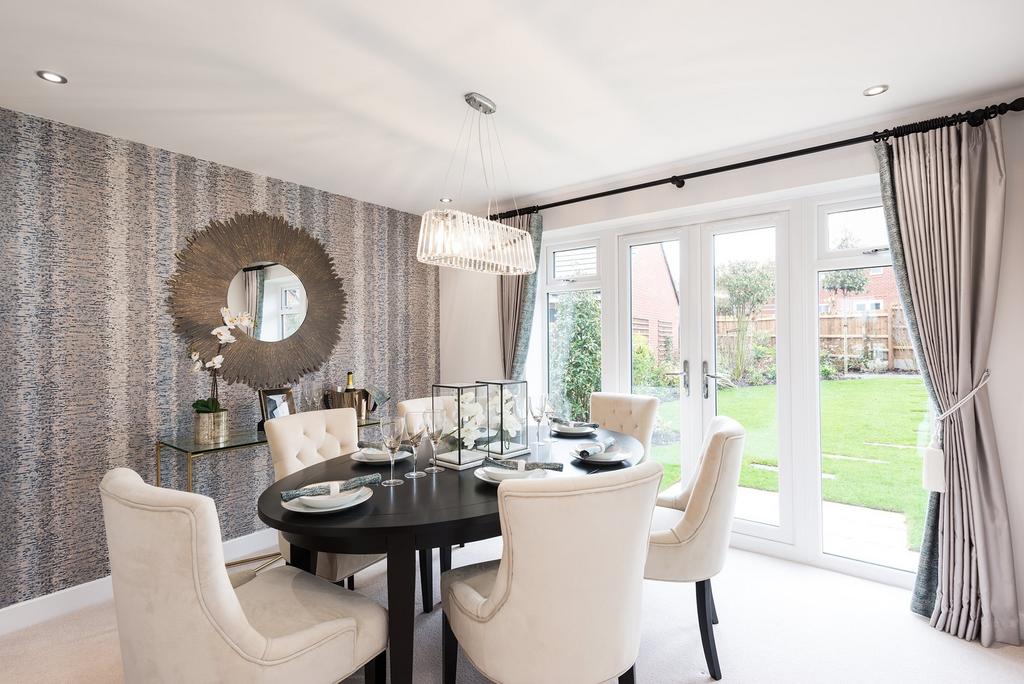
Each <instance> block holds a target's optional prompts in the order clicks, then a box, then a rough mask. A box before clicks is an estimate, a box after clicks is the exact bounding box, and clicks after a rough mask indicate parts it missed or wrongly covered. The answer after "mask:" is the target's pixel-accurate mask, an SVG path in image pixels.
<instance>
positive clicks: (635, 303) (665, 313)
mask: <svg viewBox="0 0 1024 684" xmlns="http://www.w3.org/2000/svg"><path fill="white" fill-rule="evenodd" d="M629 256H630V259H629V281H630V282H629V293H630V296H629V311H630V314H629V315H630V320H631V321H632V325H631V330H630V333H631V337H632V340H633V345H632V391H633V393H634V394H649V395H653V396H656V397H658V399H659V400H660V404H659V406H658V417H657V420H656V422H655V424H654V434H653V435H652V437H651V454H650V455H651V458H653V459H654V460H655V461H657V462H659V463H661V464H662V465H663V466H664V468H665V474H664V476H663V477H662V479H661V488H662V489H665V488H667V487H669V486H671V485H672V484H673V483H675V482H678V481H679V470H680V465H681V462H682V451H681V450H682V446H681V438H680V425H681V420H680V403H679V376H678V375H676V373H678V372H679V371H680V370H681V368H680V366H679V337H678V336H679V241H678V240H665V241H664V242H655V243H652V244H649V245H634V246H632V247H630V248H629Z"/></svg>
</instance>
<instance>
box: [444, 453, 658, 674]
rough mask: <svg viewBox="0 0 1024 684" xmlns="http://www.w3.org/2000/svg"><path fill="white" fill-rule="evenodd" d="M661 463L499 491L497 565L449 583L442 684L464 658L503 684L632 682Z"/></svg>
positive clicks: (458, 574)
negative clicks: (500, 541) (460, 656)
mask: <svg viewBox="0 0 1024 684" xmlns="http://www.w3.org/2000/svg"><path fill="white" fill-rule="evenodd" d="M660 482H661V465H660V464H659V463H655V462H654V461H648V462H647V463H642V464H640V465H638V466H635V467H633V468H625V469H622V470H617V471H612V472H607V473H599V474H596V475H580V476H568V477H567V476H549V477H545V478H540V479H522V480H506V481H504V482H502V483H501V484H500V485H499V486H498V514H499V516H500V518H501V532H502V537H503V539H504V545H503V546H504V548H503V551H502V556H501V560H500V561H491V562H487V563H479V564H476V565H467V566H464V567H461V568H456V569H455V570H450V571H448V572H446V573H444V574H443V575H442V576H441V599H442V605H443V607H444V620H443V630H444V636H443V641H444V655H443V660H442V672H443V679H444V683H445V684H454V682H455V663H456V660H457V657H458V648H459V646H461V647H462V649H463V651H464V652H465V654H466V656H467V657H468V658H469V660H470V661H471V662H472V663H473V664H474V665H475V666H476V668H477V669H478V670H479V671H480V672H481V673H482V674H483V675H484V676H486V677H488V678H489V679H491V680H493V681H495V682H502V684H517V683H520V682H522V683H523V684H541V683H543V682H559V683H572V682H587V683H588V684H592V683H594V682H603V681H605V680H607V679H612V678H615V677H618V678H619V681H620V682H633V681H634V670H633V666H634V663H635V662H636V657H637V653H638V652H639V649H640V600H641V592H642V586H643V565H644V559H645V557H646V554H647V535H648V534H649V531H650V524H651V515H652V512H653V509H654V503H655V498H656V497H657V493H658V485H659V483H660Z"/></svg>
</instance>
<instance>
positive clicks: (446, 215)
mask: <svg viewBox="0 0 1024 684" xmlns="http://www.w3.org/2000/svg"><path fill="white" fill-rule="evenodd" d="M465 99H466V104H467V105H469V107H470V108H471V109H470V111H467V112H466V116H465V117H464V118H463V120H462V128H461V129H460V130H459V137H458V139H457V140H456V142H455V149H454V150H453V151H452V157H451V160H450V161H449V162H448V171H447V173H446V174H445V181H444V184H445V186H447V183H448V177H449V176H450V175H451V170H452V166H453V164H454V162H455V159H456V157H457V156H458V153H459V149H460V147H462V142H463V138H465V152H464V154H463V164H462V179H461V181H460V183H459V190H460V191H461V190H462V187H463V185H464V183H465V178H466V166H467V164H468V161H469V156H470V148H471V147H472V142H473V138H474V130H475V138H476V143H477V144H476V147H477V152H478V154H479V157H480V166H481V169H482V172H483V180H484V186H485V187H486V189H487V192H488V200H487V213H486V216H490V215H491V207H492V206H495V207H496V203H495V200H494V195H495V192H496V186H497V175H496V174H495V171H494V149H495V147H497V150H498V154H499V155H500V157H501V161H502V165H503V166H504V169H505V176H506V178H508V163H507V162H506V161H505V153H504V151H503V150H502V148H501V138H500V137H498V128H497V125H496V124H494V122H493V119H492V118H491V115H492V114H494V112H495V111H496V110H497V107H496V106H495V104H494V102H493V101H492V100H491V99H490V98H487V97H485V96H483V95H481V94H480V93H466V95H465ZM472 110H476V116H475V117H474V118H473V119H472V120H471V119H470V115H471V114H472ZM467 123H469V132H468V135H464V134H465V133H466V125H467ZM445 189H447V188H445ZM513 202H515V199H514V198H513ZM451 203H452V198H451V197H450V196H448V195H444V196H442V197H441V199H440V200H439V206H438V207H436V208H434V209H431V210H430V211H428V212H427V213H425V214H423V220H422V221H421V222H420V239H419V245H418V246H417V248H416V259H417V260H418V261H420V262H422V263H424V264H431V265H433V266H446V267H448V268H460V269H463V270H466V271H476V272H478V273H492V274H497V275H525V274H527V273H533V272H534V271H536V270H537V262H536V258H535V257H534V253H533V238H532V237H531V236H530V233H529V232H528V231H526V230H521V229H519V228H516V227H514V226H510V225H507V224H504V223H500V222H498V221H493V220H491V219H489V218H485V217H481V216H475V215H473V214H470V213H468V212H465V211H460V210H458V209H454V208H449V207H444V206H440V205H447V204H451Z"/></svg>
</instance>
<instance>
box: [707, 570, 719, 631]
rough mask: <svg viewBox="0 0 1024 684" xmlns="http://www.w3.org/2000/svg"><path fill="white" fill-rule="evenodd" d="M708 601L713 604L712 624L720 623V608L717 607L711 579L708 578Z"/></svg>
mask: <svg viewBox="0 0 1024 684" xmlns="http://www.w3.org/2000/svg"><path fill="white" fill-rule="evenodd" d="M708 602H709V603H710V604H711V624H713V625H717V624H718V609H717V608H715V595H714V594H713V593H712V592H711V580H708Z"/></svg>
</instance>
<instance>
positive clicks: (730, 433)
mask: <svg viewBox="0 0 1024 684" xmlns="http://www.w3.org/2000/svg"><path fill="white" fill-rule="evenodd" d="M746 435H747V433H746V430H744V429H743V426H742V425H740V424H739V423H738V422H736V421H735V420H733V419H732V418H728V417H726V416H716V417H715V418H713V419H712V420H711V425H710V426H709V427H708V431H707V432H706V433H705V435H704V444H703V446H702V449H701V455H700V458H699V459H698V461H697V467H696V469H695V470H694V473H693V476H692V477H691V478H690V481H689V483H688V484H687V486H686V488H685V489H684V490H683V491H682V493H681V494H680V496H679V502H680V504H681V505H680V507H683V506H685V509H684V510H683V515H682V517H681V518H680V519H679V521H678V522H677V523H676V524H675V526H674V527H673V528H672V529H671V530H662V531H655V532H654V533H653V534H652V535H651V551H650V557H649V558H648V564H647V571H646V572H647V577H648V578H650V579H672V580H675V581H700V580H705V579H709V578H711V577H713V576H714V575H717V574H718V573H719V572H720V571H721V570H722V567H723V566H724V565H725V555H726V552H727V550H728V548H729V535H730V533H731V531H732V519H733V513H734V512H735V509H736V494H737V491H738V489H739V482H740V467H741V466H742V464H743V445H744V442H745V441H746ZM673 546H676V547H681V548H677V549H675V551H673V550H672V548H671V547H673Z"/></svg>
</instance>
